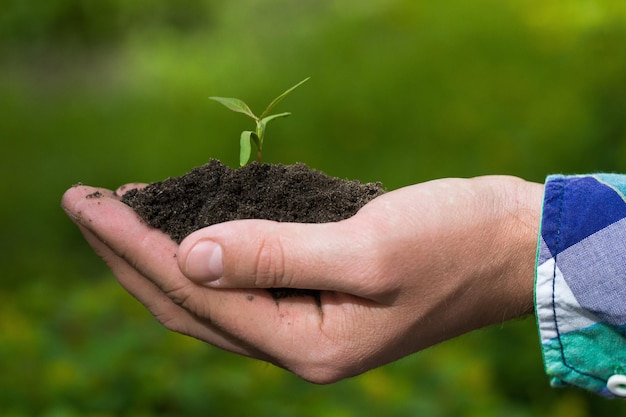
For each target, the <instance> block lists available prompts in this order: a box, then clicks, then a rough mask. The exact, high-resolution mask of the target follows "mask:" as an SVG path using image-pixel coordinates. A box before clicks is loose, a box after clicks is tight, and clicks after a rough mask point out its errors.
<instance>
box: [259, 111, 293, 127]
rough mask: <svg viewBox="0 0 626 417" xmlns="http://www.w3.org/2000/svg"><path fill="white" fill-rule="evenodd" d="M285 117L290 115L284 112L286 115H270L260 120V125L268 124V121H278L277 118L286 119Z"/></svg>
mask: <svg viewBox="0 0 626 417" xmlns="http://www.w3.org/2000/svg"><path fill="white" fill-rule="evenodd" d="M287 116H291V113H289V112H286V113H278V114H272V115H271V116H267V117H264V118H262V119H261V123H262V124H263V125H266V124H267V122H269V121H270V120H274V119H278V118H279V117H287Z"/></svg>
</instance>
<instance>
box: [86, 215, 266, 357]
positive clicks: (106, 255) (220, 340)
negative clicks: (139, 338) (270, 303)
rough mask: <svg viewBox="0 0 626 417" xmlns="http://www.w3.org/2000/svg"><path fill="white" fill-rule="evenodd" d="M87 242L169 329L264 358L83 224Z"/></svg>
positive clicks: (133, 294)
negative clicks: (170, 295)
mask: <svg viewBox="0 0 626 417" xmlns="http://www.w3.org/2000/svg"><path fill="white" fill-rule="evenodd" d="M79 228H80V230H81V232H82V233H83V235H84V236H85V239H86V240H87V242H88V243H89V244H90V245H91V247H92V248H93V249H94V251H95V252H96V253H97V254H98V255H99V256H100V257H101V258H102V259H103V260H104V261H105V262H106V264H107V265H108V266H109V268H111V271H112V272H113V274H114V275H115V276H116V278H117V280H118V282H119V283H120V284H121V285H122V287H124V289H126V291H128V292H129V293H130V294H131V295H132V296H133V297H135V298H136V299H137V300H138V301H139V302H140V303H142V304H143V305H144V306H145V307H146V308H147V309H148V310H149V311H150V312H151V313H152V314H153V315H154V317H155V318H156V319H157V320H158V321H159V322H160V323H161V324H163V325H164V326H165V327H167V328H168V329H169V330H172V331H175V332H178V333H182V334H185V335H188V336H191V337H194V338H196V339H200V340H203V341H206V342H209V343H211V344H212V345H214V346H217V347H219V348H221V349H225V350H228V351H230V352H234V353H237V354H240V355H244V356H250V357H257V358H263V357H264V355H261V354H260V352H258V351H257V350H256V349H254V348H252V347H250V346H247V345H246V344H245V343H244V342H242V341H241V340H238V339H236V338H234V337H232V336H231V335H228V334H227V333H225V332H223V331H221V330H220V329H219V328H217V327H215V326H213V325H211V324H210V323H209V322H208V321H207V320H204V319H201V318H199V317H197V316H195V315H193V314H191V313H190V312H189V311H188V310H186V309H184V308H182V307H181V306H179V305H177V304H175V303H174V302H173V301H172V300H171V299H170V298H168V297H167V296H166V295H165V294H163V293H162V292H161V291H160V290H159V288H158V287H157V286H156V285H154V284H153V283H152V282H151V281H149V280H148V279H146V278H145V277H144V276H142V275H141V274H140V273H139V272H138V271H137V270H135V269H134V268H132V267H131V266H130V265H129V264H128V263H126V262H125V261H124V260H123V259H122V258H120V257H119V256H117V255H116V254H115V253H114V252H113V251H111V249H110V248H109V247H107V246H106V245H105V244H104V243H102V242H101V241H100V240H99V239H98V238H97V237H96V236H95V235H93V234H92V233H91V232H89V231H88V230H87V229H85V228H84V227H82V226H79Z"/></svg>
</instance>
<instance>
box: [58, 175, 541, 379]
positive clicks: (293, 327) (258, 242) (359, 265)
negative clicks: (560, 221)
mask: <svg viewBox="0 0 626 417" xmlns="http://www.w3.org/2000/svg"><path fill="white" fill-rule="evenodd" d="M135 187H141V185H139V184H130V185H126V186H124V187H121V188H120V189H118V191H117V192H112V191H110V190H106V189H100V188H93V187H88V186H83V185H81V186H75V187H72V188H71V189H69V190H68V191H67V192H66V193H65V194H64V196H63V202H62V206H63V208H64V210H65V211H66V213H67V214H68V216H69V217H70V218H71V219H72V220H73V221H74V222H75V223H76V225H77V226H78V227H79V229H80V230H81V232H82V233H83V235H84V236H85V238H86V240H87V241H88V242H89V244H90V245H91V246H92V247H93V249H94V251H95V252H96V253H97V254H98V255H99V256H101V257H102V258H103V259H104V261H105V262H106V263H107V265H108V266H109V267H110V268H111V270H112V271H113V273H114V274H115V276H116V277H117V279H118V280H119V282H120V283H121V284H122V286H124V288H126V290H128V292H130V293H131V294H132V295H133V296H134V297H135V298H137V299H138V300H139V301H140V302H141V303H143V304H144V305H145V306H146V308H148V309H149V310H150V311H151V312H152V314H154V316H155V317H156V318H157V319H158V320H159V321H160V322H161V323H162V324H163V325H164V326H165V327H166V328H168V329H170V330H173V331H176V332H179V333H183V334H186V335H189V336H192V337H195V338H197V339H200V340H203V341H205V342H207V343H210V344H212V345H215V346H217V347H219V348H222V349H225V350H228V351H231V352H235V353H238V354H241V355H245V356H250V357H254V358H258V359H261V360H264V361H268V362H271V363H274V364H276V365H278V366H280V367H283V368H285V369H288V370H290V371H291V372H294V373H295V374H297V375H298V376H300V377H301V378H303V379H306V380H308V381H312V382H315V383H330V382H334V381H338V380H340V379H343V378H346V377H350V376H353V375H357V374H360V373H362V372H365V371H367V370H369V369H372V368H375V367H377V366H380V365H383V364H386V363H389V362H391V361H394V360H396V359H399V358H401V357H403V356H406V355H408V354H411V353H413V352H416V351H419V350H421V349H424V348H426V347H428V346H431V345H433V344H436V343H438V342H441V341H444V340H447V339H450V338H453V337H455V336H458V335H461V334H463V333H466V332H469V331H471V330H474V329H478V328H481V327H484V326H487V325H490V324H494V323H501V322H504V321H506V320H509V319H513V318H517V317H521V316H524V315H526V314H530V313H531V312H532V309H533V279H534V278H533V277H534V261H535V251H536V244H537V243H536V242H537V233H538V228H539V222H540V215H541V200H542V194H543V186H542V185H540V184H536V183H531V182H527V181H524V180H521V179H519V178H515V177H505V176H489V177H478V178H473V179H442V180H435V181H430V182H426V183H422V184H417V185H412V186H408V187H405V188H401V189H399V190H396V191H392V192H389V193H386V194H384V195H383V196H381V197H378V198H376V199H375V200H373V201H372V202H370V203H369V204H367V205H366V206H365V207H363V208H362V209H361V210H360V211H359V212H358V213H357V214H356V215H355V216H353V217H352V218H350V219H347V220H344V221H341V222H337V223H327V224H297V223H276V222H271V221H265V220H240V221H234V222H228V223H222V224H219V225H215V226H211V227H207V228H204V229H201V230H199V231H197V232H195V233H193V234H191V235H189V236H188V237H187V238H186V239H185V240H184V241H183V242H182V243H181V245H180V246H179V245H177V244H176V243H175V242H173V241H172V240H171V239H170V238H169V237H168V236H166V235H165V234H163V233H162V232H160V231H158V230H155V229H152V228H149V227H148V226H146V225H145V224H144V223H143V222H142V221H140V219H139V218H138V216H137V215H136V214H135V213H134V211H133V210H132V209H130V208H129V207H127V206H126V205H124V204H123V203H121V202H120V201H119V197H120V195H121V193H123V192H125V191H126V190H128V189H130V188H135ZM96 192H98V193H99V194H94V193H96ZM270 287H291V288H308V289H318V290H322V293H321V306H318V305H317V303H316V301H315V300H314V299H313V298H312V297H291V298H286V299H281V300H279V301H278V302H277V301H275V300H273V299H272V297H271V295H270V294H269V293H268V292H267V291H265V290H264V288H270Z"/></svg>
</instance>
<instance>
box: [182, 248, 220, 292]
mask: <svg viewBox="0 0 626 417" xmlns="http://www.w3.org/2000/svg"><path fill="white" fill-rule="evenodd" d="M185 266H186V270H187V271H186V272H187V273H186V275H187V276H188V277H189V278H192V279H195V280H198V281H202V282H208V281H214V280H216V279H218V278H220V277H221V276H222V275H223V274H224V265H223V264H222V247H221V246H220V245H218V244H217V243H215V242H213V241H212V240H201V241H199V242H198V243H196V244H195V245H194V247H193V248H191V251H190V252H189V255H187V262H186V264H185Z"/></svg>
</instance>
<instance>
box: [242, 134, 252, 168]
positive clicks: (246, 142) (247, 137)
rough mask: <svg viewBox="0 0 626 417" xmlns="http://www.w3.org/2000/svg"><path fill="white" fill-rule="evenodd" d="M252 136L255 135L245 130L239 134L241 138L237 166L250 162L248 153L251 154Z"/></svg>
mask: <svg viewBox="0 0 626 417" xmlns="http://www.w3.org/2000/svg"><path fill="white" fill-rule="evenodd" d="M252 135H254V136H256V133H254V132H251V131H249V130H246V131H245V132H241V138H240V140H239V165H240V166H244V165H245V164H247V163H248V161H249V160H250V153H251V152H252V144H251V143H250V142H251V141H252Z"/></svg>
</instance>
